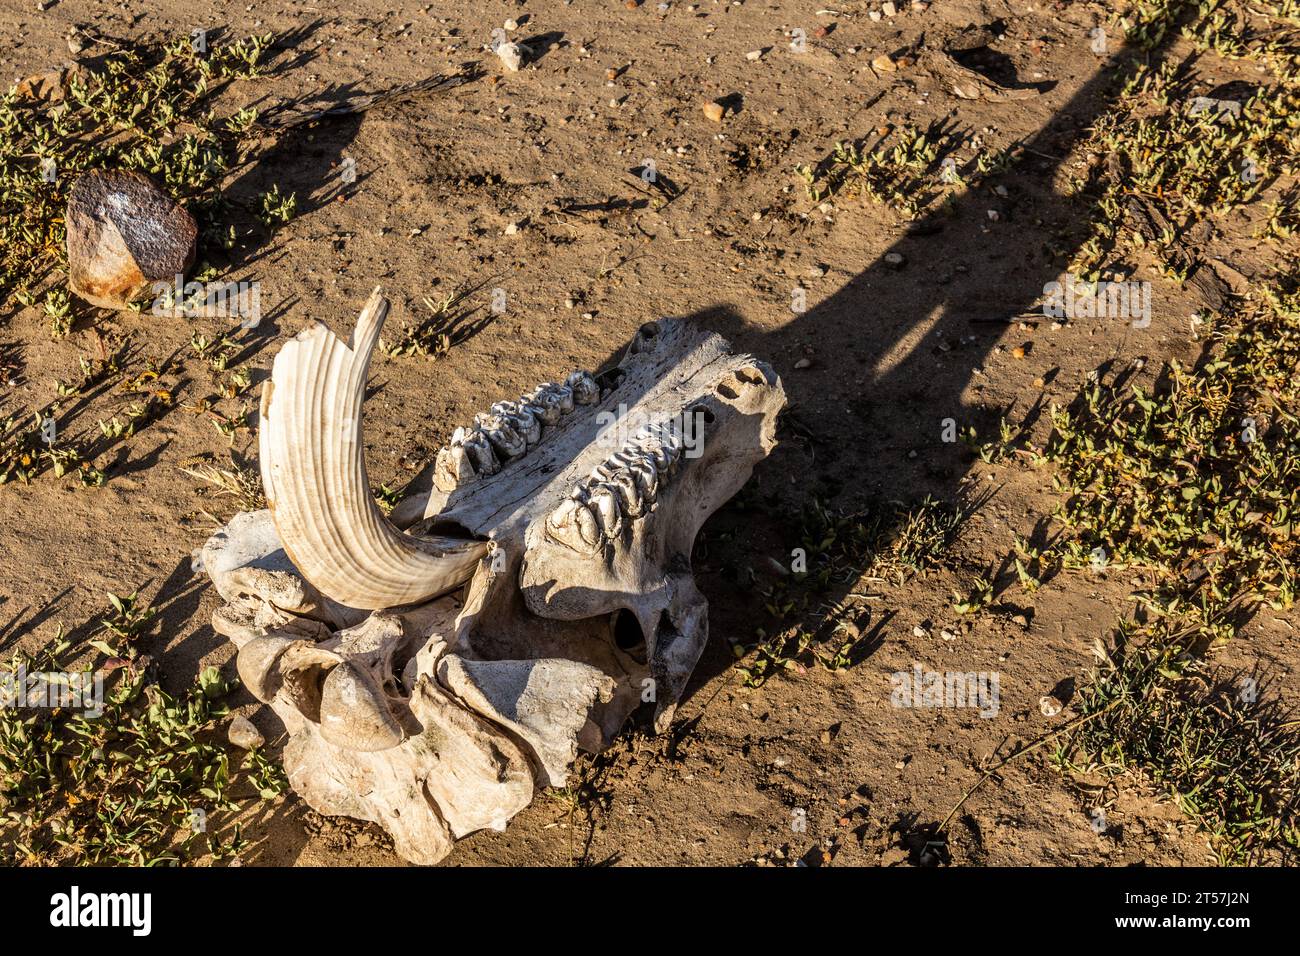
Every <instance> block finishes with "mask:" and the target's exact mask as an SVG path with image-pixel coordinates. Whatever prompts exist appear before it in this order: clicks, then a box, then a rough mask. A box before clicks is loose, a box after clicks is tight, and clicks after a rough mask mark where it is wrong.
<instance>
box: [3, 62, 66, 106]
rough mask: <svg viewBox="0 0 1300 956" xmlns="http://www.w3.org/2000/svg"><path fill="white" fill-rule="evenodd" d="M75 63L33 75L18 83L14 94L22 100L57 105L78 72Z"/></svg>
mask: <svg viewBox="0 0 1300 956" xmlns="http://www.w3.org/2000/svg"><path fill="white" fill-rule="evenodd" d="M76 70H77V65H76V64H75V63H71V62H69V63H64V64H63V65H62V66H60V67H58V68H57V69H53V70H46V71H45V72H43V73H33V74H32V75H31V76H28V77H25V78H24V79H21V80H19V81H18V85H17V86H16V87H15V89H14V92H15V93H17V94H18V96H19V98H20V99H29V100H41V101H45V102H50V103H57V102H59V101H60V100H62V99H63V94H64V90H65V87H66V84H67V82H68V77H69V75H71V74H72V73H74V72H76Z"/></svg>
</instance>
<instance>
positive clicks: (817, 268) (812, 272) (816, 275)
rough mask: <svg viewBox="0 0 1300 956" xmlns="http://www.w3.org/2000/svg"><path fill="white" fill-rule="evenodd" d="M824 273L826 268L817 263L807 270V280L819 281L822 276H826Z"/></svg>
mask: <svg viewBox="0 0 1300 956" xmlns="http://www.w3.org/2000/svg"><path fill="white" fill-rule="evenodd" d="M826 272H827V269H826V266H824V265H823V264H822V263H820V262H819V263H817V264H816V265H814V266H811V267H810V268H809V269H808V278H810V279H820V278H821V277H822V276H824V275H826Z"/></svg>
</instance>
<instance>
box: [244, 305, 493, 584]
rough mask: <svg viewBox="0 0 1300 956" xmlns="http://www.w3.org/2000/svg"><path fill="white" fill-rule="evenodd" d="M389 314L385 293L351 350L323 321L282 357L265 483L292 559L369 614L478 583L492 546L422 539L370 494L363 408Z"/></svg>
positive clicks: (267, 412) (366, 315) (266, 440)
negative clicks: (396, 523)
mask: <svg viewBox="0 0 1300 956" xmlns="http://www.w3.org/2000/svg"><path fill="white" fill-rule="evenodd" d="M387 315H388V300H387V299H385V298H384V297H383V295H382V294H381V293H380V290H379V289H378V288H376V289H375V291H374V292H373V293H371V295H370V299H369V300H368V301H367V302H366V306H365V308H364V309H362V310H361V316H360V318H358V319H357V327H356V329H355V330H354V331H353V333H352V338H351V340H350V341H349V342H348V343H346V344H344V343H343V342H342V341H341V340H340V339H339V338H338V337H337V336H335V335H334V334H333V333H332V332H331V331H330V330H329V329H327V328H326V327H325V326H324V325H322V324H321V323H319V322H317V323H315V324H314V325H313V326H312V327H311V328H309V329H306V330H305V331H303V332H300V333H299V334H298V335H297V336H296V337H295V338H293V339H292V340H290V341H289V342H287V343H286V344H285V346H284V347H283V348H282V349H280V353H279V354H278V355H277V356H276V357H275V365H274V368H273V369H272V372H271V380H270V381H269V382H267V383H266V385H265V387H264V388H263V390H262V421H261V426H260V430H259V445H260V448H261V458H262V484H263V485H264V486H265V488H266V499H267V502H268V505H269V507H270V509H271V514H272V516H273V517H274V520H275V529H276V531H277V532H278V533H279V535H280V541H281V543H282V544H283V545H284V550H285V553H286V554H288V556H289V559H290V560H291V561H292V562H293V563H294V566H295V567H297V569H298V571H299V572H300V573H301V574H302V576H303V577H304V578H306V579H307V580H308V581H310V582H311V583H312V584H313V585H314V586H315V587H316V588H317V590H319V591H320V592H321V593H322V594H325V595H327V596H328V597H331V598H333V599H334V600H335V601H338V602H339V603H341V604H344V605H347V606H348V607H354V608H361V609H365V610H377V609H380V608H387V607H397V606H399V605H403V604H415V603H419V602H421V601H425V600H428V599H430V598H434V597H437V596H438V595H441V594H446V593H447V592H448V591H451V590H453V589H455V588H456V587H458V586H459V585H461V584H464V583H465V582H466V581H468V580H469V579H470V576H471V575H472V573H473V570H474V566H475V565H476V564H477V562H478V560H479V559H480V558H481V557H482V556H483V555H484V554H486V553H487V543H486V542H483V541H472V540H465V539H460V538H443V537H427V538H421V537H415V536H413V535H408V534H403V533H402V532H400V531H398V530H397V529H396V528H394V527H393V526H392V525H390V524H389V523H388V521H387V519H386V518H384V516H383V514H381V513H380V511H379V508H378V507H377V506H376V505H375V502H374V499H373V498H372V497H371V494H370V482H369V480H368V479H367V477H366V463H365V458H364V452H365V446H364V444H363V442H362V438H361V403H362V401H363V400H364V399H365V389H366V371H367V369H368V368H369V366H370V354H371V352H372V351H373V350H374V347H375V344H376V343H377V342H378V340H379V331H380V329H381V328H383V325H384V319H385V318H386V317H387Z"/></svg>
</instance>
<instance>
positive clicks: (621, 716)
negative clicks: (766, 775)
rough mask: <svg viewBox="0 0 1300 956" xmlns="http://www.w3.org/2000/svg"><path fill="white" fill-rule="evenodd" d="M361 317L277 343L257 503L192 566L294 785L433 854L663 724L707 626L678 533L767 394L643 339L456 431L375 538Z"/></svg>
mask: <svg viewBox="0 0 1300 956" xmlns="http://www.w3.org/2000/svg"><path fill="white" fill-rule="evenodd" d="M383 310H384V303H383V302H382V300H381V299H378V298H377V297H372V299H371V301H370V303H368V304H367V306H366V310H365V311H364V312H363V314H362V317H361V320H360V321H359V323H358V328H357V331H356V332H355V333H354V335H353V342H354V343H355V345H353V346H345V345H343V344H342V343H341V342H339V341H338V340H337V339H335V338H334V336H332V335H331V334H330V333H329V332H327V331H325V330H324V329H323V328H316V329H313V330H312V331H309V332H307V333H304V334H303V335H301V336H299V338H298V339H296V340H295V341H293V342H290V343H289V344H288V345H286V346H285V348H284V350H283V351H282V352H281V355H280V356H279V357H277V359H276V362H275V372H274V375H273V379H272V384H271V386H269V388H268V393H267V395H266V398H265V400H264V401H265V406H266V408H265V410H264V411H265V417H264V424H263V428H262V449H263V450H262V455H263V463H262V464H263V472H264V474H265V475H266V476H267V480H266V484H267V488H268V492H269V498H270V500H271V502H272V507H273V512H272V513H268V512H259V513H255V514H251V515H241V516H238V517H237V518H236V519H235V520H232V521H231V523H230V524H229V525H228V526H227V527H226V528H225V529H223V531H222V532H220V533H218V534H217V535H215V536H214V537H213V538H212V539H211V540H209V542H208V543H207V545H206V546H205V547H204V549H203V550H202V552H201V553H200V554H199V555H197V556H196V567H204V568H206V569H207V570H208V571H209V573H211V574H212V576H213V580H214V581H215V582H216V583H217V585H218V589H219V590H220V592H221V595H222V597H223V598H225V599H226V601H227V602H228V603H227V605H226V607H224V608H222V609H220V610H219V611H218V612H217V613H216V615H214V627H218V629H219V630H221V632H222V633H225V634H229V635H230V636H231V639H232V640H234V641H235V642H236V643H237V644H238V645H240V651H239V656H238V665H239V671H240V675H241V676H242V677H243V679H244V681H245V683H246V684H247V686H248V687H249V688H250V690H251V691H252V692H253V693H254V695H255V696H257V697H258V698H259V699H261V700H265V701H268V702H269V703H270V704H271V706H272V707H273V708H274V710H275V711H276V713H277V714H279V715H280V717H281V718H282V719H283V720H284V721H285V725H286V727H287V728H288V730H289V732H290V735H291V738H290V742H289V744H288V746H287V747H286V749H285V767H286V770H287V772H288V775H289V780H290V783H291V784H292V785H293V787H294V789H295V790H297V791H298V792H299V793H300V794H301V795H302V796H303V797H304V799H305V800H306V801H307V802H308V803H309V804H310V805H311V806H313V807H315V808H316V809H317V810H319V811H320V812H322V813H330V814H346V815H349V816H353V817H357V818H360V819H365V820H372V821H375V822H377V823H379V824H380V825H381V826H383V827H384V828H385V829H387V830H388V831H389V832H390V833H391V834H392V836H393V839H394V844H395V846H396V848H397V851H398V852H399V853H400V854H401V855H402V856H404V857H405V858H407V859H409V860H411V861H413V862H419V863H431V862H436V861H437V860H438V859H440V858H441V857H442V856H444V855H445V854H446V853H447V852H448V851H449V850H450V848H451V846H452V843H453V841H454V840H456V839H459V838H460V837H462V836H465V835H466V834H468V833H470V832H473V831H474V830H478V829H483V828H498V829H499V828H501V827H504V826H505V823H506V821H507V820H509V818H510V817H511V816H513V815H514V814H515V813H517V812H518V811H519V810H521V809H522V808H523V807H524V806H526V805H527V804H528V802H529V801H530V800H531V799H532V797H533V794H534V791H535V789H536V788H537V787H539V786H548V785H550V786H563V785H564V783H565V780H566V777H567V774H568V772H569V769H570V766H571V765H572V763H573V761H574V759H575V757H576V754H577V751H578V749H586V750H593V751H594V750H598V749H600V748H601V747H603V746H605V745H607V744H608V742H609V741H610V740H611V739H612V738H613V736H614V735H615V734H616V733H617V732H618V730H619V728H620V727H621V726H622V725H623V723H624V722H625V720H626V719H627V717H628V715H629V714H630V713H631V712H632V711H633V710H634V709H636V708H637V707H638V706H641V705H642V704H646V703H651V704H653V706H654V715H653V717H654V726H655V728H656V730H657V731H660V732H661V731H663V730H664V729H666V728H667V726H668V725H669V723H670V722H671V720H672V717H673V714H674V712H675V709H676V706H677V703H678V701H679V700H680V699H681V696H682V694H683V692H684V690H685V687H686V683H687V680H688V679H689V677H690V674H691V671H692V670H693V669H694V667H695V664H696V661H697V660H698V659H699V656H700V653H701V651H702V649H703V647H704V643H705V641H706V640H707V636H708V604H707V602H706V601H705V599H704V597H703V595H701V594H700V592H699V590H698V589H697V588H696V586H695V582H694V578H693V577H692V575H691V570H690V559H691V551H692V548H693V546H694V541H695V537H696V535H697V534H698V531H699V529H700V526H701V525H702V524H703V522H704V521H705V520H706V519H707V518H708V516H709V515H710V514H712V513H713V512H714V511H715V510H716V509H717V508H718V507H719V506H721V504H722V503H723V502H724V501H725V500H726V499H727V498H728V497H730V496H731V495H732V494H734V493H735V492H736V491H737V490H738V489H739V488H740V487H741V485H742V484H743V483H744V482H745V481H746V480H747V479H748V477H749V474H750V472H751V470H752V468H753V466H754V464H755V463H756V462H757V461H759V460H760V459H761V458H763V457H764V456H765V455H766V454H767V453H768V452H769V451H770V450H771V449H772V447H773V445H774V443H775V441H774V432H775V418H776V413H777V411H778V410H779V409H780V408H781V406H782V405H783V404H784V393H783V390H782V388H781V384H780V382H779V381H778V379H777V378H776V376H775V374H773V373H772V371H771V370H770V369H769V368H767V367H766V366H765V365H763V364H762V363H760V362H758V361H757V360H755V359H753V358H751V357H748V356H743V355H735V354H733V353H732V352H731V351H730V348H729V347H728V346H727V344H726V343H725V342H724V341H723V340H722V339H721V338H719V337H718V336H716V335H712V334H710V333H708V332H705V331H703V330H700V329H698V328H696V327H693V326H691V325H689V324H688V323H686V322H681V321H665V322H655V323H649V324H647V325H646V326H644V327H643V328H642V330H641V332H639V333H638V335H637V336H636V338H635V339H634V340H633V341H632V343H631V345H630V346H629V347H628V349H627V352H626V354H625V355H624V356H623V358H622V359H621V360H620V361H619V362H618V363H617V364H615V365H611V366H610V367H609V368H607V369H605V370H604V371H602V372H600V373H599V374H597V375H592V374H590V373H588V372H581V371H579V372H574V373H572V374H570V375H568V376H566V377H565V378H564V379H563V380H562V381H561V382H551V383H546V384H543V385H541V386H538V387H537V388H536V389H533V390H532V391H530V392H528V393H526V394H524V395H523V396H521V397H520V398H519V399H518V400H513V401H505V400H503V401H500V402H497V403H496V404H494V405H493V406H492V407H491V408H490V409H489V410H488V411H487V412H485V413H483V414H481V415H479V416H477V417H476V419H475V423H474V424H473V425H472V426H470V427H468V428H459V429H456V430H455V432H453V434H452V438H451V440H450V441H449V442H448V444H447V446H446V447H444V448H443V449H441V450H440V451H439V452H438V455H437V457H436V461H435V462H434V464H433V466H432V467H431V468H430V469H428V470H427V471H426V472H425V473H424V474H422V475H421V476H420V478H418V479H417V481H416V482H415V484H414V485H413V488H412V493H411V494H410V495H409V496H408V497H407V498H406V499H405V500H403V501H402V502H400V503H399V504H398V506H397V507H396V508H395V509H394V511H393V514H392V522H393V524H394V525H396V528H394V527H392V526H390V525H389V524H388V523H387V522H386V521H384V520H383V519H382V517H381V516H379V515H378V512H377V509H375V507H374V505H373V502H372V501H371V499H370V495H369V488H368V485H367V483H366V480H365V469H364V463H363V462H362V460H361V443H360V415H361V407H360V403H361V397H362V394H363V390H364V378H365V369H366V363H367V360H368V357H369V353H370V350H371V348H372V347H373V345H374V344H375V337H376V336H377V334H378V325H379V323H380V322H382V319H383ZM272 389H273V391H272ZM293 436H298V437H297V438H294V437H293ZM272 514H273V516H272ZM440 527H455V528H456V529H457V533H458V534H461V535H462V536H463V535H465V534H466V533H467V534H468V535H471V536H473V538H474V540H472V541H468V540H464V539H463V538H461V539H446V538H436V537H434V536H433V535H432V534H430V531H431V530H433V531H436V530H437V529H438V528H440ZM397 528H405V529H407V531H406V532H405V533H403V532H399V531H398V530H397ZM277 532H278V533H277ZM281 542H283V544H281ZM431 542H432V543H431ZM290 558H292V561H290ZM466 582H467V587H466V588H465V589H464V591H463V593H460V594H458V595H454V596H453V595H450V594H447V592H448V591H449V590H450V589H452V588H454V587H456V585H458V584H460V583H466ZM438 594H446V595H447V596H443V597H436V598H434V597H433V596H435V595H438ZM431 598H433V599H431ZM380 607H386V608H392V610H387V611H383V610H378V611H376V612H375V613H373V614H370V615H367V614H366V613H365V609H375V608H380ZM218 621H220V626H218Z"/></svg>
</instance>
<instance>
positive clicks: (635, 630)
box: [613, 608, 645, 654]
mask: <svg viewBox="0 0 1300 956" xmlns="http://www.w3.org/2000/svg"><path fill="white" fill-rule="evenodd" d="M613 629H614V646H615V647H617V648H618V649H619V650H620V651H623V652H624V653H627V654H634V653H636V652H637V651H639V650H640V651H644V650H645V634H643V633H642V632H641V622H640V621H638V620H637V618H636V615H635V614H633V613H632V612H631V611H629V610H628V609H627V608H622V609H620V610H619V611H618V612H617V613H615V615H614V624H613Z"/></svg>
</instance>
